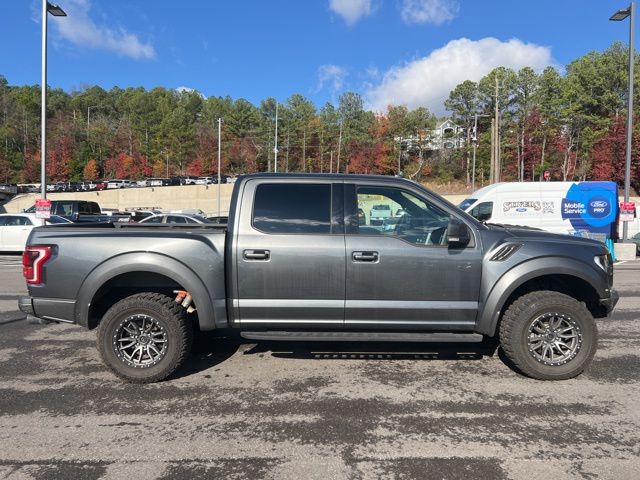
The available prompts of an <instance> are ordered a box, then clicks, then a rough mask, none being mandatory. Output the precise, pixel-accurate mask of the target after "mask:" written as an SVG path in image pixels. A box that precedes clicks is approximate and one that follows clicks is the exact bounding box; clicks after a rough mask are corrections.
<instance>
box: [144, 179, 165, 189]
mask: <svg viewBox="0 0 640 480" xmlns="http://www.w3.org/2000/svg"><path fill="white" fill-rule="evenodd" d="M165 185H169V179H168V178H162V177H153V178H147V187H163V186H165Z"/></svg>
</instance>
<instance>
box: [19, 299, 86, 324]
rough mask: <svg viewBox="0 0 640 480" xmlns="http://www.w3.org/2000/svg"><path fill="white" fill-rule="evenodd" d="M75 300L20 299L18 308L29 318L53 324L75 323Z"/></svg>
mask: <svg viewBox="0 0 640 480" xmlns="http://www.w3.org/2000/svg"><path fill="white" fill-rule="evenodd" d="M75 304H76V302H75V300H66V299H58V298H33V297H29V296H24V297H19V298H18V308H19V309H20V311H21V312H24V313H26V314H27V315H28V316H34V317H38V318H42V319H45V320H50V321H53V322H64V323H75V322H74V320H73V318H74V315H73V313H74V309H75Z"/></svg>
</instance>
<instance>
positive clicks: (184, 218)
mask: <svg viewBox="0 0 640 480" xmlns="http://www.w3.org/2000/svg"><path fill="white" fill-rule="evenodd" d="M140 223H145V224H147V223H192V224H193V223H201V224H202V223H210V222H209V220H207V219H206V218H205V217H203V216H201V215H189V214H186V213H161V214H157V215H151V216H150V217H147V218H145V219H142V220H140Z"/></svg>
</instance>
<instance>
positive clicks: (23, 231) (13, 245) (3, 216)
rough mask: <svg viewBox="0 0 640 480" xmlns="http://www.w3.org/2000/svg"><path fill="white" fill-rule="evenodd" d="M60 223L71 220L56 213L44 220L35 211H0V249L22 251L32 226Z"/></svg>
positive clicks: (3, 250) (2, 250)
mask: <svg viewBox="0 0 640 480" xmlns="http://www.w3.org/2000/svg"><path fill="white" fill-rule="evenodd" d="M62 223H71V222H70V221H69V220H67V219H66V218H62V217H60V216H58V215H52V216H51V217H50V218H48V219H46V220H44V219H42V218H36V214H35V213H0V251H1V252H22V251H23V250H24V246H25V245H26V243H27V238H28V237H29V234H30V233H31V230H32V229H33V228H34V227H40V226H42V225H58V224H62Z"/></svg>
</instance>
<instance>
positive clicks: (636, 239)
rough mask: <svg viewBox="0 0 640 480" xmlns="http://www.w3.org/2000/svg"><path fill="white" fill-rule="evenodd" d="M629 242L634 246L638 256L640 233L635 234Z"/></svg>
mask: <svg viewBox="0 0 640 480" xmlns="http://www.w3.org/2000/svg"><path fill="white" fill-rule="evenodd" d="M630 240H631V241H632V242H633V243H635V244H636V255H640V233H636V234H635V235H634V236H633V237H631V238H630Z"/></svg>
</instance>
